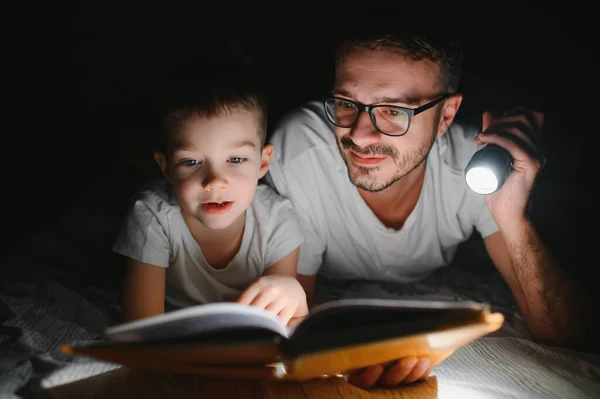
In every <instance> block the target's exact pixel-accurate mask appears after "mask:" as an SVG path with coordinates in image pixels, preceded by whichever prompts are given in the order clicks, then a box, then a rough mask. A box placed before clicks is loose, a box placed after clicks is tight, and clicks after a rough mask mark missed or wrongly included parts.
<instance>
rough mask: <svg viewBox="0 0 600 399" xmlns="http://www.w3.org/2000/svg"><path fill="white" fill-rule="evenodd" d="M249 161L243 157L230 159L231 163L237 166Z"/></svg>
mask: <svg viewBox="0 0 600 399" xmlns="http://www.w3.org/2000/svg"><path fill="white" fill-rule="evenodd" d="M247 160H248V159H247V158H242V157H231V158H229V162H231V163H235V164H240V163H244V162H246V161H247Z"/></svg>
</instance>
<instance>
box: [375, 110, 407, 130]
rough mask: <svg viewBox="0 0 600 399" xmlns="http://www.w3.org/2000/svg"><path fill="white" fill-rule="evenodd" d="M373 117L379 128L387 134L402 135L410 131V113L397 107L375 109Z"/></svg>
mask: <svg viewBox="0 0 600 399" xmlns="http://www.w3.org/2000/svg"><path fill="white" fill-rule="evenodd" d="M373 116H374V117H375V122H376V123H377V128H378V129H379V130H381V131H382V132H383V133H386V134H393V135H400V134H404V133H406V130H407V129H408V122H409V119H410V118H409V116H408V113H407V112H406V111H404V110H402V109H400V108H396V107H386V106H383V107H376V108H375V109H373Z"/></svg>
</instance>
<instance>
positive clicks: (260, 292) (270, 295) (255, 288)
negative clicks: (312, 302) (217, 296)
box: [236, 274, 308, 325]
mask: <svg viewBox="0 0 600 399" xmlns="http://www.w3.org/2000/svg"><path fill="white" fill-rule="evenodd" d="M236 302H238V303H242V304H245V305H251V306H257V307H259V308H263V309H266V310H268V311H269V312H272V313H274V314H276V315H277V316H278V317H279V319H280V320H281V322H282V323H284V324H286V325H287V324H288V322H289V321H290V320H291V319H292V318H294V319H296V318H298V317H304V316H306V315H307V314H308V306H307V304H306V294H305V292H304V290H303V289H302V286H301V285H300V283H299V282H298V280H296V279H295V278H293V277H291V276H282V275H277V274H271V275H268V276H262V277H260V278H258V279H257V280H256V281H254V282H253V283H252V284H251V285H250V286H249V287H248V288H246V290H245V291H244V292H242V294H241V295H240V297H239V298H238V299H237V301H236Z"/></svg>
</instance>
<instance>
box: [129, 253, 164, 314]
mask: <svg viewBox="0 0 600 399" xmlns="http://www.w3.org/2000/svg"><path fill="white" fill-rule="evenodd" d="M165 283H166V269H165V268H164V267H160V266H153V265H150V264H147V263H143V262H139V261H137V260H134V259H131V258H128V260H127V270H126V273H125V282H124V286H123V318H124V321H133V320H137V319H141V318H145V317H149V316H154V315H157V314H161V313H164V311H165Z"/></svg>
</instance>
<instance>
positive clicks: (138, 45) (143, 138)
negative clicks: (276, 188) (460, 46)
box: [2, 2, 598, 272]
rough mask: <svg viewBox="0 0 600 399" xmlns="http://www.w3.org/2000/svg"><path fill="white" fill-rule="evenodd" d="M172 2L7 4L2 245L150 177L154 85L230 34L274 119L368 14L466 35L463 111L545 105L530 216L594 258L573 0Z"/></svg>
mask: <svg viewBox="0 0 600 399" xmlns="http://www.w3.org/2000/svg"><path fill="white" fill-rule="evenodd" d="M174 4H175V3H165V4H163V5H148V4H144V3H141V2H140V3H131V2H129V3H128V2H120V3H115V4H110V3H107V2H99V3H97V4H95V5H94V3H91V2H90V3H87V4H85V5H83V4H64V3H63V4H54V3H45V4H37V3H23V2H20V3H17V2H6V3H4V6H3V8H4V10H5V11H6V12H3V13H2V19H3V23H2V31H3V33H2V48H3V50H2V53H3V56H2V58H3V62H2V64H3V69H4V72H3V78H4V79H3V81H4V83H3V87H4V88H3V90H2V91H3V97H4V100H3V104H4V105H3V111H4V112H3V113H4V117H3V127H4V129H3V136H4V139H3V147H2V148H3V168H2V171H3V180H2V186H3V195H2V197H3V201H5V205H4V207H3V209H4V213H5V215H4V223H3V226H4V232H5V237H7V238H6V239H5V240H3V245H4V246H5V248H4V249H3V254H5V255H6V254H10V252H11V250H12V249H13V248H14V246H15V245H16V244H17V243H18V242H19V241H20V240H21V239H22V238H23V237H24V236H27V235H30V234H34V233H36V232H38V231H42V230H44V229H46V228H47V227H48V226H51V225H52V224H53V223H55V222H56V221H57V220H59V218H60V217H61V215H63V214H64V213H65V212H69V211H70V210H72V209H75V208H82V207H84V208H85V207H105V208H111V207H113V208H114V207H117V208H119V207H122V206H123V204H125V203H126V201H127V200H128V196H129V195H130V194H131V193H132V192H133V190H135V189H136V188H137V184H138V183H140V182H142V181H144V180H145V179H148V178H150V177H152V176H155V175H156V173H157V170H156V168H155V165H154V163H153V160H152V156H151V150H152V148H150V146H149V144H148V140H147V138H148V137H149V136H150V135H151V132H152V131H153V129H155V128H156V126H155V125H154V124H153V123H154V121H155V120H154V119H153V118H154V117H155V112H154V111H155V105H156V103H157V102H158V101H160V98H161V94H163V93H164V91H165V88H166V87H168V86H169V84H170V82H173V81H175V80H177V79H180V78H181V77H182V76H187V75H185V74H187V73H189V72H190V71H194V69H195V68H197V70H198V71H199V72H198V73H201V72H200V71H202V70H203V68H204V67H205V66H206V65H208V64H210V63H212V62H214V59H215V57H214V55H215V54H217V53H218V52H220V51H223V49H224V48H226V47H227V46H234V47H235V46H238V47H239V48H241V49H243V51H244V52H245V53H246V55H247V56H249V57H251V59H252V60H253V63H254V65H255V66H257V67H258V68H259V69H260V70H261V71H262V74H263V76H264V78H265V80H266V82H267V84H268V86H269V89H270V96H271V98H270V100H271V122H272V123H273V122H275V121H276V120H277V118H279V116H280V115H281V114H282V113H283V112H286V111H287V110H289V109H290V108H291V107H293V106H296V105H299V104H301V103H302V102H304V101H306V100H309V99H312V98H314V97H316V96H318V95H321V94H323V93H324V92H326V91H327V90H328V89H329V86H330V84H331V77H332V72H333V70H332V67H333V45H334V44H335V42H336V40H337V39H338V38H339V37H341V36H343V35H344V34H346V33H349V32H354V31H361V30H365V29H367V28H368V26H370V25H375V24H379V25H381V26H389V27H390V28H391V29H396V30H400V31H407V30H420V29H423V30H425V32H424V33H432V32H431V31H435V33H441V34H452V35H456V36H458V37H460V38H462V39H463V40H464V43H465V47H466V58H465V65H464V70H463V81H462V84H461V91H462V92H463V94H464V96H465V99H464V103H463V108H462V109H461V111H460V114H459V117H460V118H466V119H470V120H473V121H476V122H480V118H481V113H482V112H483V111H484V110H485V109H498V108H499V109H502V108H507V107H511V106H516V105H527V106H531V107H535V108H539V109H542V110H543V111H544V112H545V114H546V128H545V131H544V134H545V143H546V146H547V151H548V165H547V167H546V168H545V170H544V171H543V173H542V174H541V176H540V182H539V184H538V187H537V188H536V191H535V192H534V199H535V205H536V206H535V207H534V216H535V218H536V223H538V224H539V226H540V227H541V228H542V231H543V232H544V235H545V237H547V239H548V242H549V243H551V245H552V248H553V249H554V250H556V251H557V252H560V253H561V254H564V255H561V256H565V257H566V258H567V259H570V260H569V263H570V264H573V265H575V264H576V265H577V268H578V269H581V270H588V271H590V272H591V271H592V270H595V269H596V266H595V265H596V264H597V263H598V261H597V257H593V258H592V259H590V260H588V259H587V258H586V256H587V255H586V254H590V253H592V251H591V248H593V245H594V244H595V240H593V239H594V238H595V237H596V236H597V233H596V227H595V226H596V225H595V223H596V222H595V220H597V219H596V217H597V213H596V210H595V208H596V207H595V206H592V202H591V190H592V184H590V179H591V181H596V182H597V181H598V178H597V175H596V174H595V171H596V170H597V169H598V168H597V167H596V166H595V165H596V163H597V162H598V160H597V156H596V155H595V153H596V150H595V148H594V145H593V144H594V143H596V142H597V139H596V132H595V130H596V129H597V123H596V119H597V116H596V115H597V113H598V109H597V107H596V106H595V102H592V100H591V99H593V96H594V95H595V93H597V92H598V91H597V90H595V87H596V86H597V84H596V80H597V72H596V67H595V65H594V63H593V62H592V60H593V59H594V57H595V48H596V47H597V46H595V43H594V42H593V39H592V37H590V36H589V32H588V31H591V30H592V25H590V24H589V20H590V19H589V18H587V15H591V14H588V13H587V12H586V11H585V10H582V9H578V11H577V13H574V12H570V11H569V10H570V8H569V7H561V8H560V9H559V8H557V9H548V8H536V7H533V6H527V5H526V3H523V2H520V3H517V4H510V3H498V4H497V5H496V4H494V6H493V7H492V6H491V5H490V6H489V8H486V9H472V8H468V9H467V8H464V7H459V6H458V5H454V6H456V9H455V10H453V13H452V14H450V13H448V12H447V11H446V10H441V9H439V8H438V6H437V5H435V4H423V6H422V7H421V9H418V10H416V11H414V10H409V9H408V8H407V7H406V6H405V5H402V6H398V7H390V6H389V4H381V3H373V4H371V5H369V4H363V3H360V4H359V3H357V4H359V5H360V7H359V6H358V5H357V6H356V7H354V6H353V7H354V8H352V10H350V11H352V13H348V14H347V15H346V14H342V13H338V12H336V11H335V10H334V11H333V12H331V13H329V12H323V11H321V10H320V8H319V7H322V4H321V5H320V6H319V7H316V8H314V9H313V12H312V14H308V13H303V12H300V11H298V9H299V8H303V9H304V8H307V9H309V8H310V7H308V6H307V5H306V4H304V3H302V4H301V3H290V4H288V5H287V6H286V7H288V8H287V9H281V10H272V12H273V15H272V16H267V15H266V14H264V12H265V10H258V11H257V10H255V11H253V12H254V13H255V14H252V11H248V12H246V11H245V10H241V9H239V8H237V6H235V5H233V4H232V5H228V7H230V9H229V10H226V11H223V10H220V11H215V10H210V9H209V7H208V6H207V5H205V4H195V5H192V6H189V5H188V6H185V7H184V6H181V5H174ZM336 5H337V6H338V7H339V6H341V4H338V3H336ZM378 5H380V6H381V7H376V6H378ZM350 7H351V6H349V5H348V4H345V5H344V8H346V9H348V8H350ZM357 7H358V8H357ZM233 11H236V13H235V15H232V13H233ZM467 12H468V13H470V15H467ZM293 18H297V19H296V20H295V21H292V19H293ZM184 71H185V73H184ZM271 126H272V124H271ZM119 209H122V208H119ZM571 257H575V258H571ZM575 259H576V260H575ZM590 262H591V263H590Z"/></svg>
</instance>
